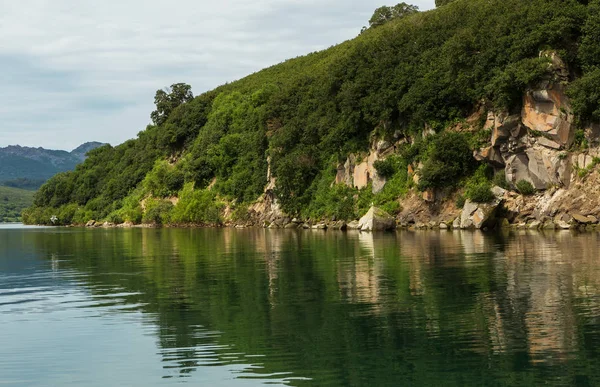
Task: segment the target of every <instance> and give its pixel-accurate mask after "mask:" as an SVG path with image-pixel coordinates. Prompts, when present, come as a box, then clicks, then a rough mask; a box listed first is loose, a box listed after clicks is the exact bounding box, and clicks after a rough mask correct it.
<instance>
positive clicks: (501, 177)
mask: <svg viewBox="0 0 600 387" xmlns="http://www.w3.org/2000/svg"><path fill="white" fill-rule="evenodd" d="M492 183H493V185H497V186H498V187H500V188H504V189H506V190H508V189H510V185H509V184H508V181H506V172H505V171H504V169H503V170H501V171H498V172H496V174H495V175H494V178H493V179H492Z"/></svg>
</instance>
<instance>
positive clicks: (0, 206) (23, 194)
mask: <svg viewBox="0 0 600 387" xmlns="http://www.w3.org/2000/svg"><path fill="white" fill-rule="evenodd" d="M33 195H34V192H32V191H27V190H24V189H19V188H11V187H2V186H0V223H6V222H20V221H21V211H23V209H24V208H27V207H29V206H31V205H32V204H33Z"/></svg>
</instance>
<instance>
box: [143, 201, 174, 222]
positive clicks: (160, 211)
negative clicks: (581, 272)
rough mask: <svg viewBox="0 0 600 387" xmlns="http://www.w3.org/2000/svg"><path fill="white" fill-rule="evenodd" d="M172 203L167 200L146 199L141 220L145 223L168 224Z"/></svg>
mask: <svg viewBox="0 0 600 387" xmlns="http://www.w3.org/2000/svg"><path fill="white" fill-rule="evenodd" d="M172 210H173V203H171V202H170V201H168V200H159V199H151V198H150V199H148V200H146V211H145V212H144V215H143V217H142V221H143V222H144V223H147V224H157V225H161V224H168V223H170V221H171V211H172Z"/></svg>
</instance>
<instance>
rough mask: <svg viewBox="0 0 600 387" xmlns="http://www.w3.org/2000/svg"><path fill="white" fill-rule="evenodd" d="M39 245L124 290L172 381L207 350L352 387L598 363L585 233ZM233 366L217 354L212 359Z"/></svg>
mask: <svg viewBox="0 0 600 387" xmlns="http://www.w3.org/2000/svg"><path fill="white" fill-rule="evenodd" d="M34 236H35V237H36V238H39V240H27V241H25V242H24V243H27V245H31V246H35V248H36V249H38V250H39V251H41V252H43V256H46V257H47V258H48V260H49V262H48V264H49V266H50V267H52V266H51V264H52V262H54V260H53V257H58V258H59V259H60V265H58V269H57V270H58V272H60V271H61V270H72V269H76V270H77V271H81V272H84V273H85V274H86V275H85V276H83V277H84V278H85V281H86V282H87V283H88V287H89V288H90V289H95V290H94V291H98V292H110V291H111V290H110V289H119V292H126V293H127V294H129V295H128V296H127V297H125V298H123V301H121V302H123V303H128V304H131V305H136V308H138V309H139V310H140V311H141V312H143V313H144V314H145V315H147V316H150V317H151V320H152V322H153V323H154V324H156V327H157V329H156V332H157V333H156V334H157V337H158V340H157V343H158V346H159V350H160V351H159V352H160V353H161V354H163V356H164V357H165V364H169V365H172V364H173V363H172V362H173V361H174V360H173V359H178V360H177V361H178V363H177V367H179V368H180V370H181V372H182V373H184V372H189V370H191V369H194V368H196V369H199V367H202V364H203V363H202V361H200V360H198V359H201V358H202V356H203V353H202V351H201V348H202V346H203V345H207V344H211V343H217V342H218V344H219V345H223V348H230V347H235V351H236V353H241V354H251V355H254V354H262V355H265V356H264V358H261V362H264V364H265V369H266V371H265V372H267V371H268V370H272V371H274V372H276V371H282V370H286V371H287V370H292V371H293V372H294V374H295V375H302V376H314V377H320V376H322V375H327V377H331V380H340V381H341V382H340V384H343V382H346V384H348V385H349V384H352V383H351V381H352V380H354V379H352V378H361V377H368V378H369V380H373V383H372V384H373V385H384V384H385V381H389V380H395V381H399V383H397V384H409V385H410V384H415V383H414V381H415V380H426V381H429V382H430V384H431V385H436V383H437V385H439V384H440V381H441V380H442V381H447V380H446V379H447V378H449V377H452V375H454V373H453V372H455V370H456V369H460V370H461V375H460V377H461V378H463V379H461V381H462V383H458V382H456V380H454V382H456V383H454V384H477V383H479V384H493V383H494V382H495V381H496V377H498V376H505V377H508V376H507V375H513V376H514V372H515V371H514V369H516V368H518V367H521V369H525V370H527V372H533V370H536V369H537V368H536V367H539V366H540V364H541V363H543V364H544V365H557V369H562V368H561V367H563V368H564V367H566V366H568V365H572V364H574V362H575V360H580V359H581V358H580V357H578V354H579V353H581V351H582V350H583V349H585V348H587V349H586V351H588V352H587V353H588V355H587V356H589V357H590V359H596V360H597V359H598V358H600V353H599V354H597V355H598V356H597V357H594V356H596V355H595V354H596V352H593V351H595V350H594V349H589V348H595V347H594V346H593V345H592V346H591V345H590V343H589V342H588V341H589V340H600V338H598V333H597V332H600V329H599V328H600V322H599V321H598V320H597V316H598V315H600V275H598V274H599V273H600V260H599V259H598V255H597V247H598V241H597V239H596V238H597V237H596V235H593V234H587V235H573V234H570V233H569V232H564V233H554V232H553V233H551V234H537V233H536V234H532V233H527V232H523V233H510V232H507V233H506V234H504V235H502V234H484V233H478V232H401V233H385V234H377V233H374V234H371V233H358V232H347V233H342V232H329V231H327V232H322V231H313V230H307V231H296V230H293V231H291V230H264V229H256V230H255V229H246V230H233V229H209V230H170V229H164V230H90V231H85V232H81V233H72V234H69V233H68V232H65V234H64V235H58V236H56V235H52V236H39V235H37V236H36V235H34V234H31V236H28V238H33V237H34ZM0 251H2V247H1V246H0ZM74 251H79V252H85V254H83V253H82V254H80V255H79V254H75V255H73V252H74ZM100 289H103V290H100ZM203 332H204V333H206V332H213V333H214V335H211V336H210V338H206V337H204V336H202V335H203V334H204V333H203ZM590 337H591V338H592V339H590ZM594 338H596V339H594ZM596 342H598V343H600V341H596ZM227 351H229V352H231V351H232V349H227ZM589 353H591V354H592V355H589ZM211 356H212V355H211ZM227 356H229V355H227V354H225V351H223V353H220V352H219V351H216V353H215V355H214V359H215V361H216V362H217V361H226V360H227ZM241 357H243V355H240V358H241ZM211 359H212V357H211ZM188 360H189V361H188ZM367 362H372V363H369V364H372V365H371V366H370V368H369V369H368V370H364V368H361V367H362V365H363V364H365V363H367ZM373 363H375V364H373ZM473 364H475V366H473ZM517 364H518V367H517ZM589 367H590V370H593V371H594V372H595V371H596V370H598V366H596V365H594V364H591V365H589ZM482 369H485V371H481V370H482ZM357 370H360V373H363V372H365V373H366V374H365V375H366V376H364V375H362V374H361V375H359V374H358V371H357ZM254 372H259V371H254ZM546 372H555V371H546ZM556 372H559V371H556ZM585 372H587V371H585ZM598 374H600V371H599V372H598ZM406 375H410V376H406ZM544 377H546V375H544ZM345 378H346V379H345ZM377 378H381V379H377ZM385 378H387V379H385ZM427 378H429V379H427ZM482 378H483V379H482ZM356 380H358V379H356ZM377 381H379V382H382V383H380V384H378V383H377ZM448 384H452V383H451V382H449V383H448Z"/></svg>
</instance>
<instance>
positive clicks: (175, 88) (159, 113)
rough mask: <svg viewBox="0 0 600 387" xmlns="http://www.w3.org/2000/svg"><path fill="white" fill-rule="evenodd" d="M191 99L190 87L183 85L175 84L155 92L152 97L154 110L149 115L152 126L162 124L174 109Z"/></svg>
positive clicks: (192, 96)
mask: <svg viewBox="0 0 600 387" xmlns="http://www.w3.org/2000/svg"><path fill="white" fill-rule="evenodd" d="M193 98H194V95H193V94H192V87H191V86H190V85H186V84H185V83H175V84H173V85H171V87H169V88H166V89H164V90H157V91H156V95H155V96H154V104H155V105H156V110H155V111H153V112H152V114H150V118H152V122H153V123H154V125H162V124H164V123H165V122H166V121H167V118H169V115H171V113H172V112H173V110H175V108H177V107H178V106H179V105H181V104H183V103H186V102H189V101H191V100H192V99H193Z"/></svg>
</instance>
